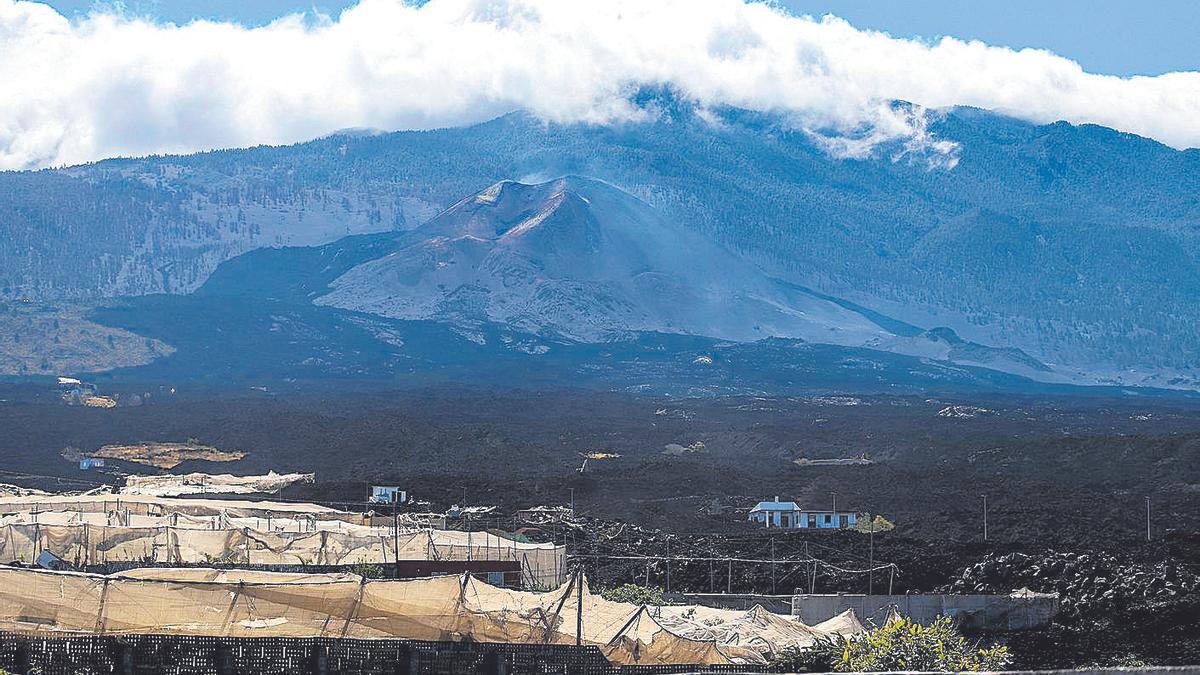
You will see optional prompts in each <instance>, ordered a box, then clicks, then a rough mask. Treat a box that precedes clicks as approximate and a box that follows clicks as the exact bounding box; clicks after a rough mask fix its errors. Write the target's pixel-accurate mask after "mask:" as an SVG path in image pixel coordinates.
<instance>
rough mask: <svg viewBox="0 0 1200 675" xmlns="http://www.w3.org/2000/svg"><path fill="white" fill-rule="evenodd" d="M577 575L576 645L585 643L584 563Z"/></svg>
mask: <svg viewBox="0 0 1200 675" xmlns="http://www.w3.org/2000/svg"><path fill="white" fill-rule="evenodd" d="M576 574H577V575H578V576H576V577H575V592H576V595H575V598H576V600H575V602H576V603H577V604H576V607H575V646H576V647H579V646H582V645H583V563H582V562H581V563H579V571H578V572H577V573H576Z"/></svg>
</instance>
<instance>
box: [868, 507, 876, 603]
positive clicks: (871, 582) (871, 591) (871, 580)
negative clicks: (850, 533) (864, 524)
mask: <svg viewBox="0 0 1200 675" xmlns="http://www.w3.org/2000/svg"><path fill="white" fill-rule="evenodd" d="M867 518H869V519H870V520H871V533H870V534H869V535H867V540H868V541H869V542H870V553H869V554H868V556H869V557H868V560H869V561H870V562H869V563H868V565H867V567H868V568H869V570H868V571H867V595H875V516H874V515H873V514H870V513H868V514H867Z"/></svg>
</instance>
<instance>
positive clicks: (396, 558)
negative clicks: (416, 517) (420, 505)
mask: <svg viewBox="0 0 1200 675" xmlns="http://www.w3.org/2000/svg"><path fill="white" fill-rule="evenodd" d="M392 548H393V551H392V552H393V554H394V555H393V556H392V564H393V565H395V567H394V568H393V570H392V576H393V578H395V579H399V578H400V505H399V504H397V503H396V500H394V499H393V500H392Z"/></svg>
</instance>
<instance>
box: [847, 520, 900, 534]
mask: <svg viewBox="0 0 1200 675" xmlns="http://www.w3.org/2000/svg"><path fill="white" fill-rule="evenodd" d="M872 528H874V532H875V534H879V533H880V532H887V531H888V530H894V529H896V525H895V524H894V523H892V521H890V520H888V519H887V518H884V517H883V516H875V519H874V520H871V519H870V518H859V519H858V520H856V521H854V527H851V528H850V529H852V530H854V531H855V532H862V533H863V534H868V533H870V532H871V531H872Z"/></svg>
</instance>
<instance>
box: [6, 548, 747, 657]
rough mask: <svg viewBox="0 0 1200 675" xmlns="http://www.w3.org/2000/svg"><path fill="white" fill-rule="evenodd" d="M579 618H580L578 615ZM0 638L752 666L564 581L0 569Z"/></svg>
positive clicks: (733, 650)
mask: <svg viewBox="0 0 1200 675" xmlns="http://www.w3.org/2000/svg"><path fill="white" fill-rule="evenodd" d="M581 611H582V615H580V612H581ZM0 630H6V631H19V632H27V633H28V632H32V633H37V634H63V633H75V634H81V633H82V634H102V635H120V634H168V635H170V634H174V635H210V636H232V637H269V636H279V637H347V638H362V639H383V638H406V639H418V640H463V639H471V640H475V641H479V642H509V643H557V644H575V643H576V640H579V641H580V642H581V643H582V644H585V645H596V646H598V647H600V648H601V650H602V651H603V652H604V653H605V655H606V656H607V657H608V658H609V660H610V661H612V662H614V663H617V664H622V665H624V664H642V665H658V664H694V665H714V664H727V663H762V662H763V659H762V656H761V655H760V654H759V653H758V652H756V651H754V650H751V649H744V648H738V647H725V646H721V645H719V644H718V643H717V642H716V641H715V640H694V639H689V638H685V637H681V636H679V635H676V634H675V633H672V632H671V631H669V630H667V629H666V628H664V627H663V626H662V625H661V624H660V623H659V622H658V621H657V620H656V619H654V617H652V616H651V615H650V614H649V613H648V612H647V611H646V608H645V607H638V606H635V605H628V604H623V603H616V602H610V601H607V600H604V599H603V598H601V597H600V596H598V595H593V594H592V593H591V592H590V591H589V590H588V588H587V583H586V580H585V579H584V578H583V577H582V576H581V575H579V576H573V577H572V578H571V579H570V580H569V581H568V582H567V583H565V584H564V585H562V586H560V587H558V588H557V589H555V590H553V591H550V592H546V593H532V592H527V591H515V590H509V589H503V588H496V587H493V586H489V585H488V584H485V583H483V582H480V581H478V580H476V579H474V578H472V577H470V576H467V575H463V576H461V577H433V578H428V579H413V580H367V579H364V578H362V577H358V576H355V575H348V574H341V575H317V574H280V573H271V572H250V571H221V570H213V569H199V568H192V569H166V568H157V569H147V570H134V571H131V572H127V573H124V574H120V575H112V576H99V575H90V574H81V573H74V572H50V571H45V570H32V569H15V568H0Z"/></svg>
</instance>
